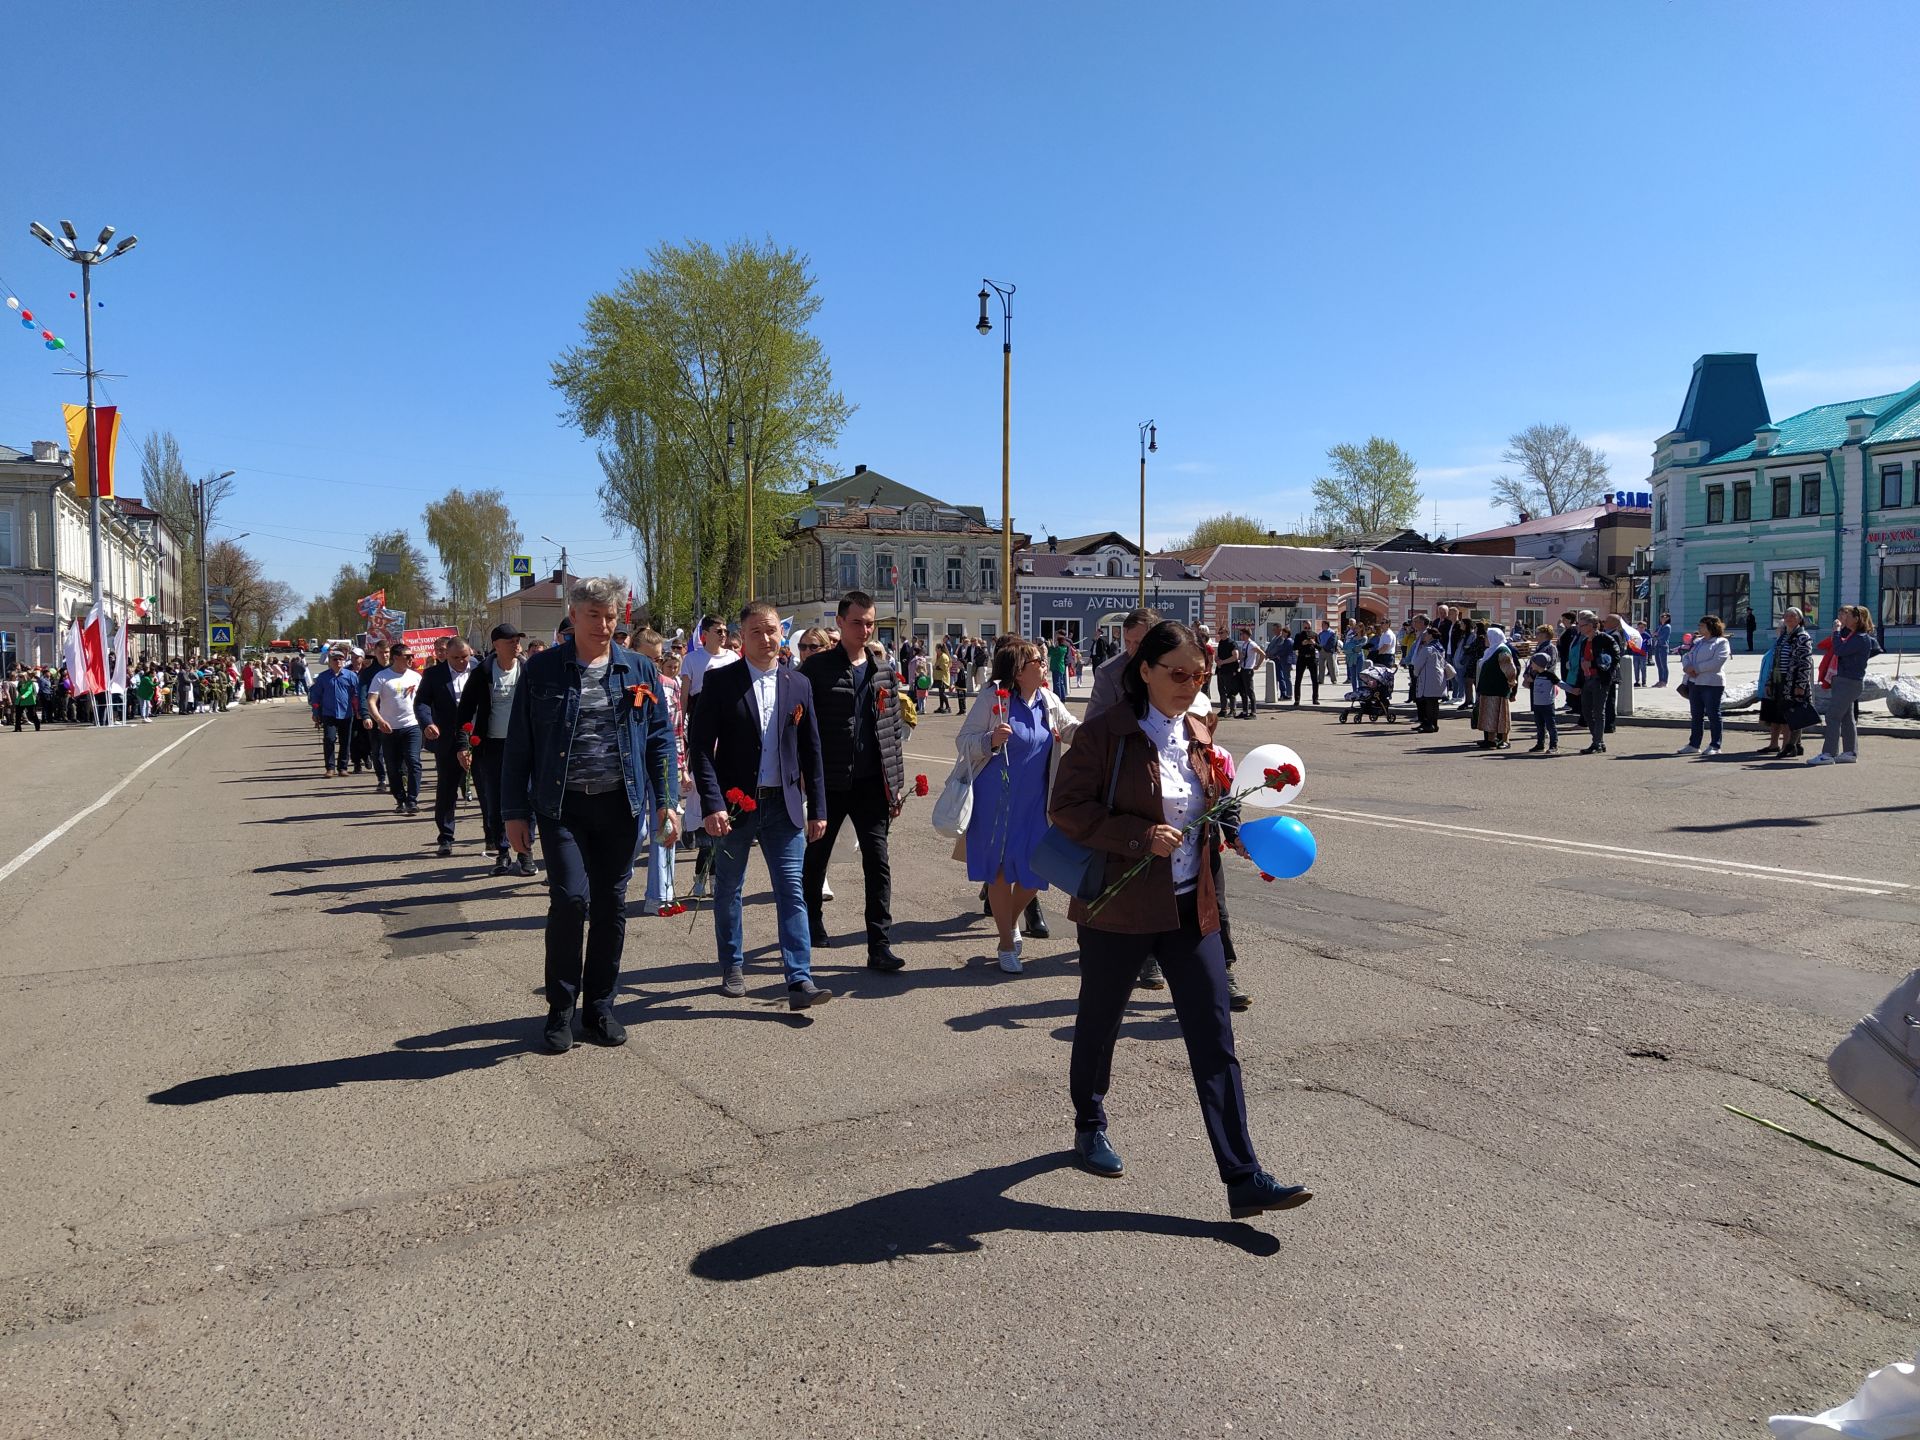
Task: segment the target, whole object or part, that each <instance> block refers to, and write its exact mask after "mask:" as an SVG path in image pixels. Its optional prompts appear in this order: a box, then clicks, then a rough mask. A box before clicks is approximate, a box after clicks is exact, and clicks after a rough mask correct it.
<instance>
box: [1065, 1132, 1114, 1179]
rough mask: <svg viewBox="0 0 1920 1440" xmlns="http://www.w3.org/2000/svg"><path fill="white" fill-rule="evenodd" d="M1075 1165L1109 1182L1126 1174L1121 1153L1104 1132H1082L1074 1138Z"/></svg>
mask: <svg viewBox="0 0 1920 1440" xmlns="http://www.w3.org/2000/svg"><path fill="white" fill-rule="evenodd" d="M1073 1163H1074V1164H1076V1165H1078V1166H1079V1167H1080V1168H1081V1169H1082V1170H1085V1171H1087V1172H1088V1173H1089V1174H1092V1175H1099V1176H1101V1177H1103V1178H1105V1179H1108V1180H1112V1179H1114V1178H1115V1177H1116V1176H1120V1175H1124V1174H1126V1166H1124V1165H1122V1164H1121V1163H1120V1152H1119V1151H1118V1150H1116V1149H1114V1148H1113V1145H1112V1143H1111V1142H1110V1141H1109V1140H1108V1139H1107V1132H1106V1131H1104V1130H1082V1131H1080V1132H1079V1133H1078V1134H1076V1135H1075V1136H1074V1137H1073Z"/></svg>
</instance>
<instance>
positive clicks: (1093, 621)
mask: <svg viewBox="0 0 1920 1440" xmlns="http://www.w3.org/2000/svg"><path fill="white" fill-rule="evenodd" d="M1140 570H1141V561H1140V547H1139V546H1138V545H1136V544H1135V543H1134V542H1133V541H1131V540H1129V539H1127V538H1126V536H1124V535H1121V534H1120V533H1118V532H1117V531H1113V530H1108V531H1105V532H1103V533H1101V534H1098V535H1076V536H1073V537H1072V538H1070V539H1065V540H1062V539H1058V538H1050V539H1049V540H1048V541H1047V544H1046V545H1045V547H1043V548H1038V547H1037V548H1035V549H1031V550H1023V551H1021V552H1020V553H1019V554H1017V555H1015V556H1014V571H1015V574H1014V591H1015V595H1016V597H1017V600H1018V604H1019V611H1018V630H1019V633H1020V634H1022V635H1025V636H1026V637H1027V638H1028V639H1030V640H1046V639H1049V638H1051V637H1052V636H1054V635H1056V634H1060V633H1064V634H1065V635H1066V637H1067V639H1069V640H1071V641H1072V642H1073V643H1075V644H1077V645H1079V646H1081V647H1082V648H1083V649H1086V648H1090V647H1091V646H1092V643H1093V640H1094V637H1095V636H1096V635H1097V634H1098V633H1099V632H1100V631H1101V630H1102V629H1105V630H1108V631H1109V632H1111V637H1110V638H1114V639H1118V638H1119V627H1120V621H1121V617H1123V616H1124V615H1125V614H1126V613H1127V611H1129V610H1131V609H1133V608H1134V607H1135V606H1136V605H1138V604H1139V603H1140ZM1206 590H1207V583H1206V581H1204V580H1202V579H1201V578H1200V576H1199V575H1198V574H1197V573H1195V572H1194V571H1193V570H1192V569H1191V568H1190V567H1189V566H1188V564H1187V562H1186V561H1185V560H1184V559H1183V558H1182V557H1180V556H1178V555H1149V556H1147V557H1146V595H1147V604H1148V605H1150V606H1152V607H1153V608H1154V609H1156V610H1158V611H1159V612H1160V615H1161V618H1163V619H1166V620H1178V621H1179V622H1180V623H1181V624H1183V625H1197V624H1199V623H1200V619H1201V607H1202V604H1203V601H1204V597H1205V595H1206Z"/></svg>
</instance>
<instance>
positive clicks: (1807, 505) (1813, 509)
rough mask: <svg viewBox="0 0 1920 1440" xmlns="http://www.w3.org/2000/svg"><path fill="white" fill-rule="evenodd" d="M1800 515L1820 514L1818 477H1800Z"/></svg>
mask: <svg viewBox="0 0 1920 1440" xmlns="http://www.w3.org/2000/svg"><path fill="white" fill-rule="evenodd" d="M1800 513H1801V514H1802V515H1818V514H1819V513H1820V477H1819V476H1818V475H1802V476H1801V477H1800Z"/></svg>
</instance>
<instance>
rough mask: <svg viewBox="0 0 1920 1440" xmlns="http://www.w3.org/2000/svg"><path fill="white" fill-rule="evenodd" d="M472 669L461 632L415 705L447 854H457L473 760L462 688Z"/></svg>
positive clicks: (424, 681)
mask: <svg viewBox="0 0 1920 1440" xmlns="http://www.w3.org/2000/svg"><path fill="white" fill-rule="evenodd" d="M472 673H473V650H472V647H471V646H469V645H468V644H467V642H466V641H465V640H464V639H462V638H461V637H460V636H458V635H456V636H454V637H453V638H452V639H450V640H448V641H447V657H446V659H444V660H440V661H436V662H435V663H434V664H432V665H429V666H428V667H427V668H426V670H425V671H424V672H423V673H422V674H421V676H420V694H419V696H418V697H417V698H416V699H415V701H414V707H415V709H416V710H418V711H419V713H420V725H421V730H420V738H421V739H423V740H425V741H426V742H427V745H428V746H429V748H430V749H431V750H432V752H433V827H434V830H435V831H436V832H437V833H438V835H439V838H440V846H439V850H438V852H437V853H438V854H439V855H440V857H441V858H442V859H445V858H446V857H447V856H449V855H451V854H453V817H454V812H455V810H456V809H457V807H458V806H459V803H460V781H461V779H462V778H463V777H464V776H465V775H466V767H467V765H468V764H469V763H471V762H470V761H469V759H468V757H467V755H466V754H465V751H466V750H467V748H468V746H467V737H466V736H465V735H463V734H462V733H461V731H460V698H461V691H463V690H465V689H466V686H467V679H468V677H469V676H471V675H472Z"/></svg>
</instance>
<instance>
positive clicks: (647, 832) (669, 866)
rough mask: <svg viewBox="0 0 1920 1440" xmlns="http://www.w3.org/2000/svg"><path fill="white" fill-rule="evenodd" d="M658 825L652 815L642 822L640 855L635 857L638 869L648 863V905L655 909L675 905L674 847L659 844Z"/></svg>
mask: <svg viewBox="0 0 1920 1440" xmlns="http://www.w3.org/2000/svg"><path fill="white" fill-rule="evenodd" d="M657 823H658V822H657V821H656V820H655V819H654V817H653V816H652V815H648V817H647V818H646V819H645V820H643V821H642V822H641V825H640V853H639V854H638V855H636V856H634V864H635V866H636V867H637V866H638V865H639V864H640V862H641V861H642V860H643V859H644V860H645V861H646V865H647V904H649V905H651V906H653V907H654V908H655V909H658V908H659V907H660V906H662V905H670V904H672V903H673V852H674V847H673V846H671V845H662V844H659V843H658V842H657V840H656V839H655V834H654V831H655V828H656V825H657Z"/></svg>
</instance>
